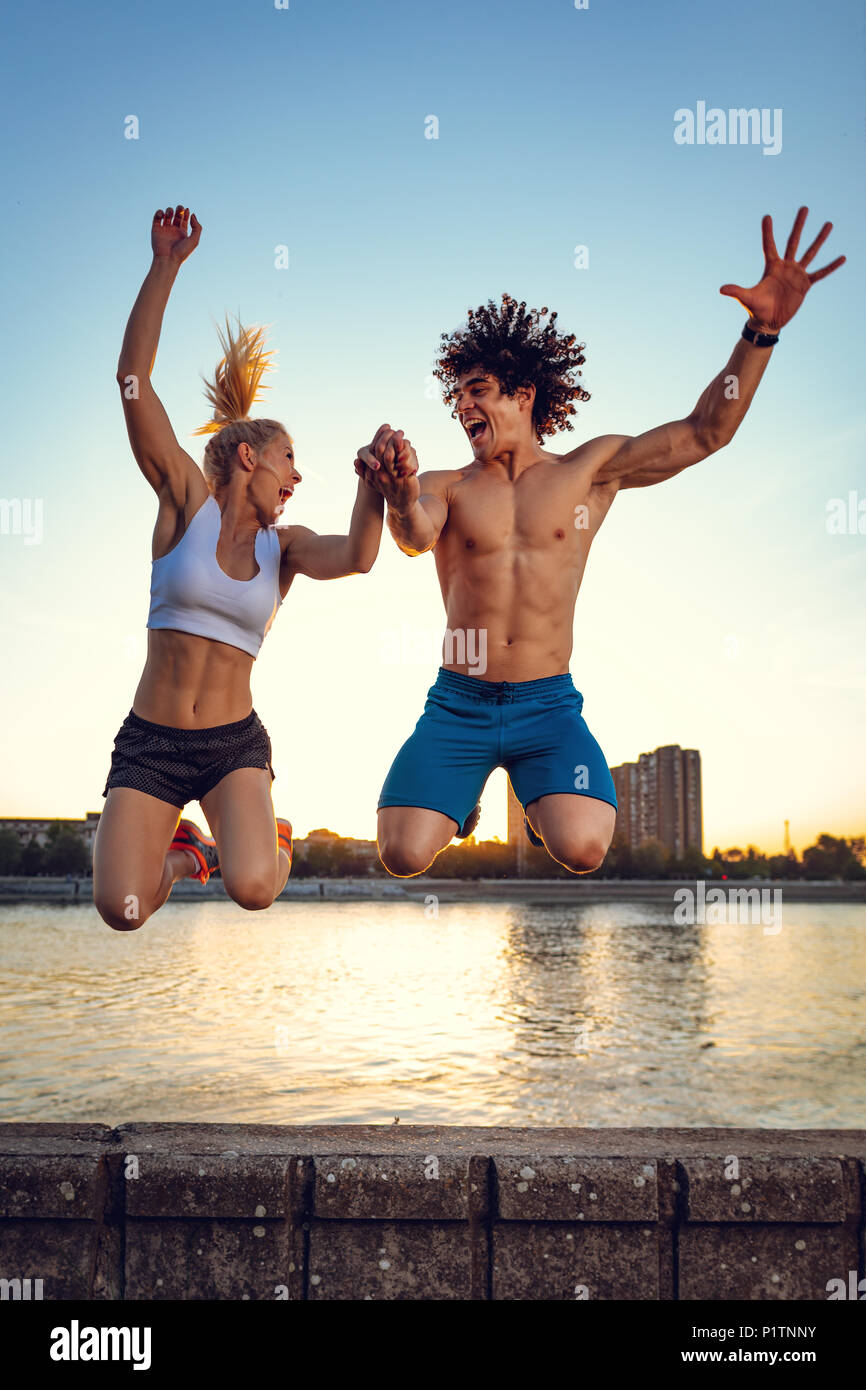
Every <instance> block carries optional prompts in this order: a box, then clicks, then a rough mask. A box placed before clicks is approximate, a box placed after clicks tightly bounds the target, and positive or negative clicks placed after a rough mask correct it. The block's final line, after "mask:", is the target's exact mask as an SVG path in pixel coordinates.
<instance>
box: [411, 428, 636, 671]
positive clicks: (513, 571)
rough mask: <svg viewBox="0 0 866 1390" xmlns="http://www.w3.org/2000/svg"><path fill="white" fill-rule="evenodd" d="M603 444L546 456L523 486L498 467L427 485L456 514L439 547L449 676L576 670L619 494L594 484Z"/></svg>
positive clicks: (439, 475) (521, 479)
mask: <svg viewBox="0 0 866 1390" xmlns="http://www.w3.org/2000/svg"><path fill="white" fill-rule="evenodd" d="M595 443H596V441H592V440H590V441H588V442H587V443H586V444H583V445H581V446H580V447H579V448H577V449H575V450H574V451H572V452H571V453H569V454H565V455H556V454H549V453H544V454H543V455H542V457H541V458H540V460H539V461H538V462H536V463H534V464H532V465H530V466H529V467H528V468H526V469H524V471H523V472H521V473H520V474H519V476H517V477H516V478H515V479H514V480H512V479H511V478H510V477H509V474H508V470H507V468H506V467H505V465H503V464H501V463H498V462H495V461H493V462H490V463H471V464H469V465H468V466H467V467H465V468H459V469H453V470H442V471H439V472H431V473H426V474H424V475H423V476H422V478H421V479H420V482H421V492H422V496H423V495H425V494H427V495H429V494H432V495H434V496H438V497H441V498H442V499H443V501H445V502H446V503H447V505H448V519H447V521H446V523H445V526H444V527H443V529H442V532H441V534H440V536H439V539H438V541H437V543H436V545H435V547H434V555H435V559H436V568H437V572H438V575H439V584H440V587H441V590H442V598H443V600H444V603H445V611H446V615H447V629H448V631H447V634H446V640H445V644H444V648H443V665H445V666H446V668H447V669H448V670H452V671H459V672H461V673H462V674H464V675H475V676H480V677H481V678H482V679H484V680H490V681H528V680H538V679H540V678H542V677H545V676H555V675H561V674H563V673H564V672H566V671H567V670H568V664H569V659H570V657H571V650H572V644H573V623H574V607H575V602H576V599H577V595H578V591H579V589H580V584H581V580H582V579H583V573H584V570H585V568H586V561H587V557H588V555H589V548H590V546H591V544H592V541H593V538H594V537H595V534H596V532H597V531H598V529H599V527H600V526H601V523H602V521H603V520H604V518H605V516H606V515H607V512H608V510H609V508H610V505H611V503H612V502H613V499H614V497H615V495H616V492H617V486H616V484H615V483H606V484H596V485H593V484H592V471H593V465H594V463H595V461H596V458H597V453H598V450H597V448H595V449H594V447H593V446H594V444H595ZM482 656H483V660H481V659H480V658H481V657H482ZM482 666H483V669H482Z"/></svg>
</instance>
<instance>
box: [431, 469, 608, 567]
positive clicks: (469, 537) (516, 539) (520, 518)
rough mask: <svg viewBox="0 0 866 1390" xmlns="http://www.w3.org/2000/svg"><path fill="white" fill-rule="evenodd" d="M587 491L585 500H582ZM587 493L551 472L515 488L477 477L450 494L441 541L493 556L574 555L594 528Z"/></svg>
mask: <svg viewBox="0 0 866 1390" xmlns="http://www.w3.org/2000/svg"><path fill="white" fill-rule="evenodd" d="M584 492H586V494H587V495H586V496H584V495H583V494H584ZM595 510H596V509H595V508H594V507H593V506H592V505H591V498H590V496H589V493H588V490H587V489H583V490H581V488H580V487H579V486H578V485H577V482H576V480H575V479H573V478H572V479H567V478H562V477H558V476H556V474H555V472H554V471H553V470H551V471H550V473H548V474H546V475H545V476H544V477H542V478H539V479H533V480H532V482H531V483H530V481H529V479H519V480H518V481H517V483H516V484H514V485H502V484H499V483H496V482H492V483H489V482H487V480H485V479H478V480H477V481H473V482H471V483H468V484H465V485H462V486H460V487H459V488H457V489H456V490H455V493H454V494H453V495H452V497H451V499H450V502H449V508H448V522H447V526H446V528H445V530H444V531H443V535H442V540H443V541H445V542H446V543H447V545H448V546H449V548H452V547H453V548H454V549H456V550H463V551H474V552H475V553H476V554H477V555H484V554H491V553H493V552H497V551H501V550H502V549H503V548H509V549H514V550H515V551H526V550H546V549H548V548H550V549H556V548H560V547H561V548H562V549H564V550H566V551H571V550H574V551H575V553H578V552H579V551H580V550H581V549H583V548H585V547H586V544H587V541H588V539H591V535H592V533H593V532H594V530H595V529H597V524H596V518H595Z"/></svg>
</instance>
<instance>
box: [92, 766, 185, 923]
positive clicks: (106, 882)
mask: <svg viewBox="0 0 866 1390" xmlns="http://www.w3.org/2000/svg"><path fill="white" fill-rule="evenodd" d="M182 810H183V807H181V806H172V805H171V803H170V802H168V801H161V800H160V799H159V797H156V796H149V795H148V794H147V792H140V791H136V790H135V789H134V788H133V787H112V788H111V790H110V791H109V793H108V796H107V797H106V798H105V807H104V809H103V812H102V815H101V816H100V817H99V825H98V827H97V831H96V839H95V840H94V844H93V902H94V906H95V907H96V910H97V912H98V913H99V915H100V917H102V919H103V921H105V922H107V923H108V925H109V926H110V927H114V928H115V930H117V931H134V930H135V928H136V927H140V926H143V924H144V923H145V922H146V921H147V919H148V917H150V916H152V915H153V913H154V912H156V911H157V909H158V908H160V907H162V905H163V903H164V902H165V900H166V898H167V897H168V895H169V893H170V892H171V890H172V887H173V885H174V884H175V883H176V882H177V880H178V879H179V878H188V877H189V876H190V875H191V874H192V873H194V872H195V871H196V869H197V867H198V866H197V864H196V863H195V860H194V858H193V856H192V855H191V854H188V853H187V852H186V850H172V851H171V852H169V848H168V847H169V845H170V844H171V841H172V837H173V836H174V832H175V830H176V829H177V823H178V821H179V820H180V817H181V812H182Z"/></svg>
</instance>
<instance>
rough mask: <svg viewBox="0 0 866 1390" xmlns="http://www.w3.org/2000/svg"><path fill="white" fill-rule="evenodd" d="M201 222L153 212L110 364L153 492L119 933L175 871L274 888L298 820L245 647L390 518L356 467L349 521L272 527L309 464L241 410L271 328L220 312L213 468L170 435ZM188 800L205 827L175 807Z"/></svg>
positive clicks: (109, 817)
mask: <svg viewBox="0 0 866 1390" xmlns="http://www.w3.org/2000/svg"><path fill="white" fill-rule="evenodd" d="M201 231H202V228H201V224H200V223H199V222H198V220H197V218H196V216H195V214H194V213H193V214H192V216H190V212H189V209H188V208H184V207H178V208H175V209H172V208H166V210H165V211H164V212H163V211H162V210H160V211H158V212H157V213H156V214H155V215H154V218H153V224H152V227H151V245H152V248H153V263H152V265H151V267H150V270H149V271H148V274H147V276H146V277H145V281H144V284H143V285H142V288H141V291H140V293H139V296H138V298H137V300H136V301H135V305H134V306H133V310H132V313H131V315H130V318H129V323H128V324H127V327H126V336H125V337H124V340H123V347H122V348H121V353H120V360H119V362H118V369H117V379H118V382H119V384H120V386H121V393H122V399H123V409H124V413H125V416H126V426H127V430H128V433H129V440H130V444H131V445H132V452H133V454H134V455H135V458H136V461H137V463H138V466H139V468H140V469H141V471H142V473H143V474H144V476H145V478H146V479H147V481H148V482H149V483H150V485H151V487H152V488H153V490H154V492H155V493H156V494H157V497H158V498H159V509H158V513H157V519H156V527H155V530H154V533H153V566H152V573H151V601H150V614H149V617H148V624H147V626H148V629H149V632H148V648H147V661H146V663H145V667H144V672H143V674H142V677H141V680H140V681H139V684H138V689H137V690H136V692H135V697H134V699H133V703H132V709H131V710H130V712H129V714H128V716H127V718H126V719H125V720H124V722H123V724H122V725H121V728H120V731H119V733H118V735H117V738H116V739H115V743H114V752H113V754H112V758H111V769H110V771H109V774H108V778H107V781H106V784H105V790H104V792H103V796H105V798H106V801H105V809H104V810H103V812H102V815H101V817H100V820H99V828H98V830H97V834H96V840H95V843H94V847H93V898H94V903H95V905H96V907H97V910H98V911H99V913H100V915H101V916H102V918H103V919H104V920H105V921H106V922H107V923H108V924H109V926H112V927H115V928H116V929H117V930H120V931H126V930H130V929H134V928H135V927H140V926H142V924H143V923H144V922H146V921H147V919H148V917H150V916H151V915H152V914H153V913H154V912H156V911H157V909H158V908H160V907H161V906H162V904H163V903H164V902H165V900H166V898H167V897H168V895H169V893H170V892H171V889H172V886H173V884H174V883H175V882H176V880H177V879H179V878H197V879H199V880H200V881H201V882H202V883H206V882H207V880H208V877H209V875H210V874H211V873H213V871H214V870H215V869H216V868H217V867H219V869H220V872H221V873H222V878H223V882H224V884H225V887H226V891H227V893H228V894H229V896H230V897H232V898H233V899H234V900H235V902H237V903H239V904H240V905H241V906H242V907H246V908H250V909H255V908H264V907H269V906H270V904H271V903H272V902H273V900H274V898H275V897H276V896H277V895H278V894H279V893H280V892H281V891H282V889H283V887H284V885H285V882H286V880H287V878H288V876H289V872H290V869H291V855H292V840H291V826H290V824H289V822H288V821H281V820H276V819H275V816H274V808H273V803H272V801H271V782H272V780H273V778H274V772H273V769H272V767H271V743H270V739H269V738H268V735H267V731H266V730H265V728H264V725H263V724H262V722H261V720H260V719H259V717H258V715H257V714H256V712H255V710H254V709H253V708H252V697H251V694H250V672H251V670H252V665H253V661H254V660H255V657H256V654H257V652H258V650H259V648H260V646H261V643H262V640H263V638H264V636H265V634H266V632H267V631H268V629H269V628H270V626H271V623H272V622H273V620H274V617H275V616H276V613H277V610H278V608H279V606H280V604H281V603H282V601H283V599H284V598H285V596H286V593H287V592H288V590H289V587H290V585H291V583H292V580H293V579H294V577H295V575H296V574H306V575H309V576H310V577H311V578H313V579H336V578H339V577H340V576H342V575H348V574H358V573H366V572H367V571H368V570H369V569H370V568H371V566H372V564H373V561H374V560H375V558H376V555H377V553H378V549H379V540H380V537H381V533H382V511H383V503H382V498H381V496H380V495H379V494H378V493H376V492H375V491H374V490H373V489H372V487H370V486H369V485H368V484H367V483H365V482H364V481H363V479H361V480H360V481H359V483H358V493H357V499H356V501H355V507H354V510H353V512H352V519H351V523H350V526H349V534H348V535H346V536H319V535H316V534H315V532H313V531H310V530H308V529H307V528H306V527H304V526H286V527H280V528H279V529H277V528H276V527H275V524H274V523H275V522H276V520H277V518H278V517H279V515H280V514H281V512H282V510H283V507H284V505H285V503H286V502H287V501H288V499H289V498H290V497H291V496H292V495H293V493H294V490H295V487H296V486H297V484H298V483H299V482H300V481H301V475H300V473H299V472H298V471H297V469H296V467H295V457H294V449H293V445H292V440H291V438H290V436H289V435H288V433H287V431H286V430H285V428H284V427H283V426H282V425H281V424H279V422H278V421H276V420H262V419H256V420H251V419H249V418H248V411H249V409H250V407H251V406H252V404H253V402H254V401H255V398H256V392H257V389H258V386H259V381H260V378H261V375H262V373H263V372H264V371H265V370H266V369H267V367H268V358H269V357H270V354H269V353H266V352H264V350H263V341H264V339H263V334H262V332H261V330H258V331H257V332H252V331H251V330H248V329H243V328H241V327H240V325H239V335H238V337H237V339H235V338H233V337H232V334H231V331H230V329H229V328H228V323H227V324H226V329H227V337H226V339H222V335H220V337H221V341H222V346H223V350H224V352H225V356H224V358H223V360H222V362H221V363H220V365H219V367H218V368H217V371H216V376H215V379H214V383H213V385H209V386H208V388H207V395H208V398H209V400H210V401H211V403H212V405H213V406H214V415H213V419H212V420H211V421H210V422H209V424H207V425H205V426H204V427H203V428H202V429H200V430H198V431H197V433H198V434H205V433H210V434H212V438H211V439H210V440H209V441H208V444H207V447H206V449H205V454H204V475H202V472H201V471H200V470H199V468H198V467H197V466H196V464H195V463H194V462H193V460H192V458H190V456H189V454H187V453H186V452H185V451H184V450H183V449H182V448H181V446H180V444H179V443H178V441H177V439H176V438H175V435H174V432H173V430H172V427H171V424H170V423H169V420H168V417H167V415H166V413H165V410H164V409H163V406H162V404H161V402H160V401H159V398H158V397H157V395H156V393H155V392H154V390H153V387H152V385H151V383H150V371H151V369H152V367H153V362H154V359H155V356H156V348H157V343H158V341H159V334H160V329H161V326H162V317H163V313H164V311H165V306H166V303H167V301H168V296H169V293H170V291H171V287H172V285H173V283H174V279H175V276H176V275H177V272H178V270H179V269H180V266H181V264H182V263H183V261H185V260H186V258H187V256H189V255H190V254H191V253H192V252H193V251H194V250H195V248H196V246H197V245H198V243H199V239H200V237H201ZM405 445H406V448H407V449H408V441H405ZM395 453H397V454H399V455H400V456H401V457H402V456H403V454H404V443H403V441H402V439H399V438H398V439H396V443H395ZM356 471H359V470H356ZM192 800H197V801H199V802H200V804H201V807H202V810H203V811H204V814H205V816H206V818H207V822H208V825H209V826H210V829H211V831H212V832H213V834H212V837H211V836H208V835H205V834H203V833H202V832H201V831H200V830H199V829H198V827H197V826H196V825H195V824H194V823H193V822H192V821H188V820H182V819H181V818H180V817H181V812H182V811H183V808H184V806H185V804H186V803H187V801H192Z"/></svg>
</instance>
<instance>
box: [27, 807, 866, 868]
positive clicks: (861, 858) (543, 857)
mask: <svg viewBox="0 0 866 1390" xmlns="http://www.w3.org/2000/svg"><path fill="white" fill-rule="evenodd" d="M47 836H48V843H47V844H46V845H44V846H42V845H39V844H38V843H37V841H36V838H35V836H33V837H31V839H30V840H29V842H28V843H27V844H26V845H23V846H22V845H21V843H20V841H19V838H18V835H17V834H16V832H15V831H14V830H0V875H21V876H27V877H31V878H35V877H38V876H40V875H52V876H57V875H65V874H74V875H76V876H87V875H89V874H90V872H91V860H90V852H89V850H88V848H87V845H86V844H85V842H84V840H83V838H82V837H81V835H79V834H78V833H77V832H76V831H74V830H70V829H69V828H68V827H64V826H63V825H61V823H60V822H59V821H55V822H54V824H53V825H51V826H50V827H49V829H48V832H47ZM522 857H523V868H522V875H521V876H522V877H523V878H573V877H574V875H573V874H570V873H569V872H568V870H567V869H564V868H562V867H561V866H560V865H558V864H557V863H555V861H554V860H552V859H551V858H550V856H549V855H548V854H547V852H546V850H543V849H537V848H534V847H533V846H531V845H529V844H527V845H526V849H525V852H523V856H522ZM517 871H518V863H517V851H516V848H515V847H514V846H512V845H508V844H505V843H503V842H502V841H501V840H481V841H476V840H475V838H474V837H473V836H470V838H469V839H468V840H464V841H463V842H461V843H460V844H457V845H450V846H449V848H448V849H446V850H443V852H442V853H441V854H440V855H439V858H438V859H437V860H436V862H435V864H434V865H433V868H432V876H433V877H435V878H468V879H472V878H515V877H517ZM370 875H380V876H382V877H384V876H385V870H384V869H383V868H382V865H381V864H380V863H379V860H378V857H377V855H376V852H375V849H374V848H369V849H368V848H361V847H360V846H359V842H358V841H357V840H344V839H342V838H341V836H339V835H337V834H336V833H335V832H334V831H328V832H321V831H319V832H317V838H316V839H315V840H313V841H311V842H309V843H307V844H306V845H304V846H300V845H299V846H298V847H297V852H296V856H295V861H294V864H293V867H292V877H293V878H359V877H361V878H366V877H369V876H370ZM581 877H582V878H601V879H630V878H679V879H682V878H685V879H696V878H712V879H743V878H773V879H845V880H855V879H866V839H864V837H863V836H855V837H851V838H848V839H845V838H841V839H840V838H838V837H836V836H834V835H827V834H821V835H819V836H818V838H817V840H816V842H815V844H814V845H810V846H809V847H808V848H807V849H804V850H803V853H802V855H801V856H799V857H798V856H797V855H796V854H794V853H793V852H792V853H791V854H787V855H785V854H772V855H767V854H764V853H763V852H762V851H761V850H759V849H757V848H756V847H755V846H754V845H749V846H747V848H746V849H745V850H743V849H739V848H736V847H734V848H731V849H726V850H720V849H714V850H713V852H712V854H711V855H709V856H706V855H704V854H702V853H701V851H700V850H698V849H696V848H694V847H692V848H689V849H687V850H686V851H685V852H684V853H683V854H682V855H680V856H679V857H678V856H676V855H674V854H672V853H671V852H670V851H669V850H667V849H665V847H664V846H663V845H661V844H658V843H657V842H656V841H650V842H649V843H647V844H645V845H641V846H640V847H639V848H638V849H631V848H629V846H628V845H627V844H625V843H624V842H623V841H622V840H617V839H615V840H614V842H613V844H612V845H611V847H610V849H609V850H608V852H607V855H606V857H605V860H604V863H603V864H602V865H601V867H600V868H599V869H596V871H595V872H594V873H593V874H584V875H581Z"/></svg>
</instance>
